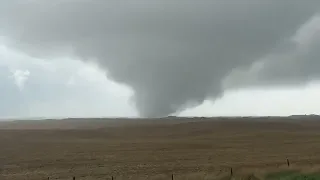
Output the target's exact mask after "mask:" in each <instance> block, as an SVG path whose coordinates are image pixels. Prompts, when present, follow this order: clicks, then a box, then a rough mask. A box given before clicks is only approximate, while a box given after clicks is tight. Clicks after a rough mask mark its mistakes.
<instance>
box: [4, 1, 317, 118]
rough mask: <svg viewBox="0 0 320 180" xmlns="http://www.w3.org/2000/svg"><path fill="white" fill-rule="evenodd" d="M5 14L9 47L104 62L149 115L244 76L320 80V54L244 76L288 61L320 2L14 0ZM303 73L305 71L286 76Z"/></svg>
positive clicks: (211, 94)
mask: <svg viewBox="0 0 320 180" xmlns="http://www.w3.org/2000/svg"><path fill="white" fill-rule="evenodd" d="M0 7H5V8H3V9H1V11H0V23H1V27H0V33H1V34H2V35H4V36H6V37H8V39H9V41H8V42H7V43H8V45H10V46H12V47H15V48H18V49H20V50H23V51H26V52H27V53H29V54H31V55H34V56H48V57H54V56H64V55H75V56H78V57H80V59H82V60H84V61H88V60H91V61H95V62H97V63H98V64H99V65H100V66H101V67H102V68H104V69H106V71H107V72H108V76H109V77H110V78H112V79H113V80H115V81H117V82H120V83H124V84H127V85H129V86H130V87H132V88H133V90H134V91H135V95H134V100H135V103H136V107H137V109H138V110H139V112H140V114H141V115H142V116H163V115H167V114H170V113H173V112H176V111H178V110H180V109H181V108H184V107H185V106H186V105H189V104H190V103H191V104H199V103H201V102H203V101H204V100H205V99H208V98H210V99H215V98H217V97H219V96H220V95H221V94H222V93H223V91H224V86H223V81H224V80H225V78H226V77H228V76H229V75H230V73H231V75H232V74H233V72H237V71H238V70H239V72H240V74H242V75H243V74H246V75H245V76H241V77H247V76H251V75H256V76H257V77H258V78H249V79H250V81H248V82H250V83H253V84H266V83H268V82H270V83H271V84H274V82H275V81H274V80H275V79H277V78H281V82H280V84H281V83H285V82H286V80H288V79H290V80H293V81H295V79H297V78H298V79H303V81H305V80H306V78H305V77H309V75H310V73H311V74H317V72H319V71H318V70H317V69H315V67H316V66H317V65H320V63H319V62H320V61H318V60H316V59H317V57H319V56H318V55H319V54H318V52H317V50H315V51H313V52H314V53H311V54H310V55H305V56H308V58H306V60H305V61H304V62H301V61H299V63H298V61H297V63H295V62H294V63H292V61H290V62H289V63H288V64H286V62H283V63H282V62H280V60H279V57H281V55H279V56H277V58H275V59H272V60H270V61H269V60H268V62H267V63H266V66H265V67H264V69H262V70H261V72H260V71H259V73H256V74H255V73H253V74H250V73H247V72H246V71H243V69H245V70H246V69H249V68H250V67H251V65H252V63H254V62H256V61H257V60H259V59H261V58H263V57H268V56H271V55H270V54H273V53H275V54H277V53H278V54H283V53H284V54H286V53H287V52H288V51H289V52H290V54H289V55H285V56H286V57H287V58H291V57H290V56H292V55H293V54H295V53H296V49H295V47H294V48H292V45H291V43H288V42H289V41H290V38H291V37H292V36H293V35H294V34H295V33H296V31H297V30H298V29H299V28H300V27H301V25H303V23H305V22H306V21H308V20H309V19H310V18H311V17H312V16H314V15H315V13H317V12H318V11H319V7H320V1H315V0H304V1H299V0H296V1H295V0H293V1H288V0H269V1H267V0H258V1H257V0H240V1H234V0H225V1H207V0H197V1H192V0H187V1H181V0H173V1H172V0H170V1H169V0H164V1H150V0H136V1H127V0H117V1H113V0H110V1H93V0H92V1H90V0H79V1H75V0H56V1H49V0H42V1H32V0H29V1H22V0H21V1H19V0H15V1H4V2H0ZM288 44H289V45H288ZM315 47H318V45H317V44H316V43H315V45H314V46H312V48H313V49H316V48H315ZM312 48H311V49H312ZM292 49H293V50H292ZM292 51H293V52H292ZM305 56H303V57H305ZM294 58H295V59H300V58H301V57H299V56H295V57H294ZM292 64H294V65H292ZM298 65H299V68H300V67H301V69H300V70H301V71H303V72H299V71H295V72H290V71H289V70H290V67H292V68H297V67H298ZM268 66H269V67H268ZM318 67H320V66H318ZM283 70H287V71H283ZM309 71H310V73H308V72H309ZM277 72H280V73H277ZM238 74H239V73H238ZM236 75H237V73H236ZM313 77H315V76H313ZM230 79H231V80H230V81H229V82H234V80H232V79H236V78H234V77H231V78H230ZM241 81H244V80H243V79H240V82H241ZM257 81H258V82H259V83H256V82H257ZM263 82H265V83H263ZM298 82H301V81H300V80H299V81H298ZM235 83H236V82H235ZM243 84H245V83H243ZM239 86H241V84H240V85H239ZM229 87H232V85H229Z"/></svg>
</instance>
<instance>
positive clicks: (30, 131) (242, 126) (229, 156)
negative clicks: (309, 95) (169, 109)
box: [0, 117, 320, 180]
mask: <svg viewBox="0 0 320 180" xmlns="http://www.w3.org/2000/svg"><path fill="white" fill-rule="evenodd" d="M286 159H289V160H290V164H291V165H290V166H291V167H302V168H304V169H310V168H311V167H312V168H314V169H316V168H317V167H318V166H319V165H320V121H319V122H318V120H316V119H314V120H308V119H303V118H301V119H299V120H296V119H289V118H233V119H228V118H174V117H172V118H164V119H157V120H154V119H149V120H148V119H66V120H43V121H12V122H0V168H1V176H0V179H1V180H2V179H8V180H9V179H10V180H20V179H21V180H22V179H23V180H29V179H30V180H37V179H39V180H40V179H47V178H48V177H50V179H61V180H65V179H72V177H73V176H76V179H108V178H109V179H110V177H111V176H114V177H115V179H171V174H174V176H175V177H176V179H179V178H180V179H188V178H189V179H210V178H211V179H215V177H219V176H222V175H223V174H228V173H229V174H230V168H231V167H232V168H233V171H234V173H235V174H237V173H239V174H240V173H245V172H249V171H257V172H258V171H261V172H263V171H264V170H265V169H269V170H270V169H279V168H284V167H286V166H287V164H286ZM187 177H188V178H187Z"/></svg>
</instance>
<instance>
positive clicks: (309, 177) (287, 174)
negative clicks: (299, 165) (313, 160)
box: [265, 171, 320, 180]
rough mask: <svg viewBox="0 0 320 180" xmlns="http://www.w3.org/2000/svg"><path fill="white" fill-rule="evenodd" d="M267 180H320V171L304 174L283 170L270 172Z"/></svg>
mask: <svg viewBox="0 0 320 180" xmlns="http://www.w3.org/2000/svg"><path fill="white" fill-rule="evenodd" d="M265 179H266V180H320V173H316V174H303V173H300V172H298V171H282V172H277V173H271V174H268V175H267V176H266V177H265Z"/></svg>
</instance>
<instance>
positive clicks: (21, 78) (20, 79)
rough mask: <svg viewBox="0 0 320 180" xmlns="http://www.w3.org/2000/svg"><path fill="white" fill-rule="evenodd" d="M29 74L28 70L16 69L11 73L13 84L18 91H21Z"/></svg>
mask: <svg viewBox="0 0 320 180" xmlns="http://www.w3.org/2000/svg"><path fill="white" fill-rule="evenodd" d="M29 75H30V72H29V71H28V70H20V69H17V70H15V71H13V72H12V76H10V77H12V78H13V79H14V83H15V84H16V85H17V86H18V88H19V89H20V90H22V89H23V87H24V84H25V83H26V81H27V80H28V78H29Z"/></svg>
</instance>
